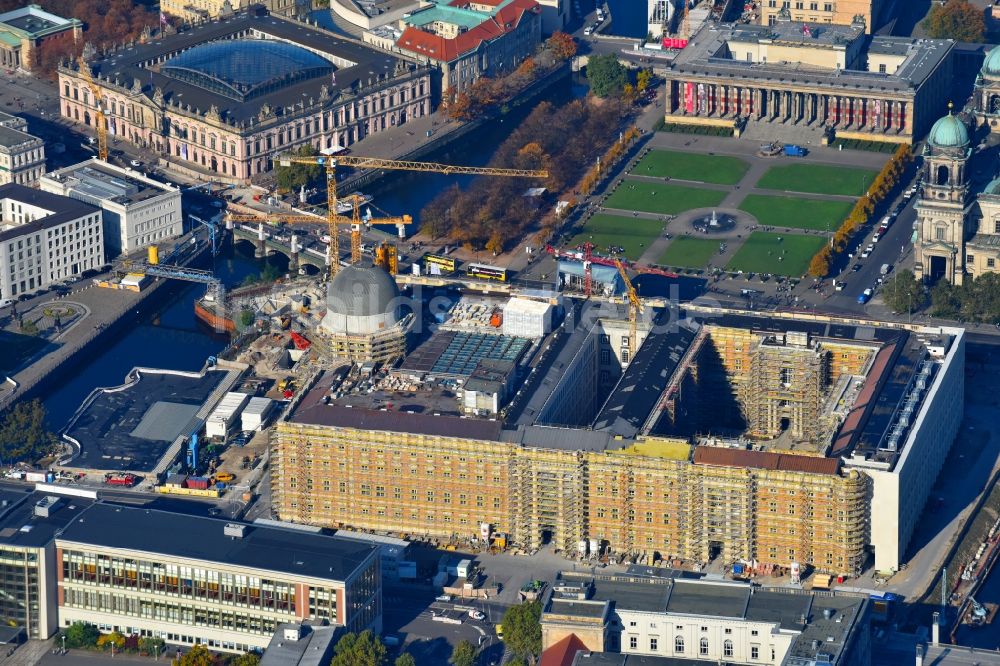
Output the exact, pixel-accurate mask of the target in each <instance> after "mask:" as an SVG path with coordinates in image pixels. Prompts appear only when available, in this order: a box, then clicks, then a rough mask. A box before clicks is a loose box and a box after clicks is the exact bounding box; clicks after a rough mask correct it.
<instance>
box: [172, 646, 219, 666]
mask: <svg viewBox="0 0 1000 666" xmlns="http://www.w3.org/2000/svg"><path fill="white" fill-rule="evenodd" d="M170 664H171V666H215V655H213V654H212V653H211V652H209V651H208V648H207V647H205V646H204V645H202V644H201V643H199V644H197V645H195V646H194V647H193V648H191V649H190V650H188V651H187V652H185V653H184V654H182V655H181V656H179V657H177V658H175V659H174V660H173V661H171V662H170Z"/></svg>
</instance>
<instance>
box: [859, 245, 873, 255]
mask: <svg viewBox="0 0 1000 666" xmlns="http://www.w3.org/2000/svg"><path fill="white" fill-rule="evenodd" d="M874 249H875V246H874V245H872V244H869V245H868V247H866V248H865V249H864V251H863V252H862V253H861V258H862V259H867V258H868V257H869V256H871V253H872V250H874Z"/></svg>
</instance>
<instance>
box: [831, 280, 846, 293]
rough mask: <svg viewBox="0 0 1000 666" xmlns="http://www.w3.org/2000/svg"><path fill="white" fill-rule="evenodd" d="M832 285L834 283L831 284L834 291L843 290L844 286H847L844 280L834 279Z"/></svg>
mask: <svg viewBox="0 0 1000 666" xmlns="http://www.w3.org/2000/svg"><path fill="white" fill-rule="evenodd" d="M833 285H834V286H833V288H834V290H836V291H844V287H846V286H847V283H846V282H836V281H835V282H834V283H833Z"/></svg>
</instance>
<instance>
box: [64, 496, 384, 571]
mask: <svg viewBox="0 0 1000 666" xmlns="http://www.w3.org/2000/svg"><path fill="white" fill-rule="evenodd" d="M231 522H233V521H226V520H217V519H215V518H204V517H201V516H193V515H184V514H179V513H170V512H167V511H159V510H155V509H145V508H136V507H125V506H119V505H113V504H103V503H97V504H94V505H92V506H90V507H89V508H88V509H86V510H85V511H84V512H83V513H82V514H81V515H80V516H79V517H78V518H77V519H76V520H75V521H73V522H72V523H70V524H69V525H68V526H67V527H66V529H65V530H64V531H63V533H62V534H61V535H60V536H59V539H58V541H59V542H60V543H61V544H71V543H76V544H82V545H87V546H94V547H98V548H117V549H122V550H134V551H140V552H144V553H149V554H151V555H158V554H162V555H167V556H170V557H180V558H186V559H193V560H202V561H206V562H213V563H217V564H220V565H222V566H223V568H225V567H226V566H234V567H247V568H253V569H261V570H263V571H271V572H275V573H279V574H285V575H290V576H304V577H310V578H322V579H326V580H333V581H344V580H346V579H348V578H349V577H350V576H351V575H353V574H354V573H355V572H356V571H357V570H358V569H359V567H361V566H362V565H363V564H365V562H366V561H367V560H368V558H369V557H371V556H372V554H374V553H375V552H376V551H377V548H376V547H375V546H373V545H370V544H366V543H362V542H359V541H354V540H348V539H338V538H337V537H335V536H325V535H322V534H311V533H307V532H298V531H291V530H284V529H278V528H273V527H263V526H261V525H245V524H243V523H239V524H240V525H244V528H245V532H244V536H243V537H242V538H240V537H233V536H228V535H226V534H225V533H224V532H223V529H224V528H225V526H226V525H227V524H228V523H231Z"/></svg>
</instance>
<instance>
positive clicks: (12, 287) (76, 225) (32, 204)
mask: <svg viewBox="0 0 1000 666" xmlns="http://www.w3.org/2000/svg"><path fill="white" fill-rule="evenodd" d="M101 224H102V223H101V209H100V208H95V207H94V206H91V205H90V204H86V203H83V202H82V201H77V200H76V199H71V198H69V197H63V196H59V195H58V194H50V193H48V192H42V191H41V190H36V189H32V188H30V187H25V186H24V185H14V184H8V185H0V299H6V298H16V297H18V296H20V295H21V294H28V293H31V292H33V291H37V290H39V289H42V288H45V287H48V286H49V285H50V284H52V283H53V282H58V281H60V280H65V279H67V278H71V277H74V276H77V275H79V274H80V273H82V272H83V271H86V270H89V269H91V268H97V267H99V266H101V265H102V264H103V263H104V234H103V229H102V226H101Z"/></svg>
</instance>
